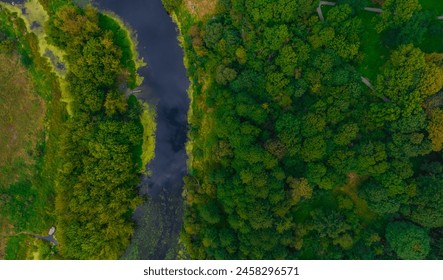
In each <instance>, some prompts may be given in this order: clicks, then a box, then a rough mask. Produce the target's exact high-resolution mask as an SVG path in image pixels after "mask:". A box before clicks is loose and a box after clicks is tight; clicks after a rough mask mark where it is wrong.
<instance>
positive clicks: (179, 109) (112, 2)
mask: <svg viewBox="0 0 443 280" xmlns="http://www.w3.org/2000/svg"><path fill="white" fill-rule="evenodd" d="M95 2H96V3H97V5H98V7H99V8H100V9H104V10H110V11H113V12H114V13H116V14H117V15H119V16H120V17H121V18H122V19H123V20H124V21H125V22H127V23H129V25H130V26H131V27H132V28H133V29H134V30H135V31H136V33H137V34H138V41H139V45H138V50H139V53H140V56H141V57H143V58H144V59H145V61H146V62H147V63H148V66H147V67H145V68H142V69H141V70H140V74H141V75H142V76H143V77H144V78H145V80H144V83H143V85H142V88H141V89H142V93H140V94H138V97H139V98H140V99H142V100H144V101H147V102H149V103H150V104H156V105H157V114H158V115H157V138H156V149H155V154H156V155H155V158H154V160H153V161H152V162H151V164H150V166H149V167H150V170H151V171H152V176H151V178H149V179H147V180H145V182H144V184H143V185H142V193H146V192H147V186H149V193H150V194H151V195H156V194H158V193H159V192H160V191H161V190H162V188H166V189H168V190H173V189H178V188H181V186H182V178H183V175H184V174H185V173H186V152H185V149H184V144H185V142H186V128H187V111H188V107H189V100H188V96H187V93H186V90H187V88H188V85H189V81H188V78H187V77H186V70H185V68H184V65H183V50H182V49H181V47H180V46H179V42H178V40H177V36H178V33H177V29H176V26H175V24H174V23H173V22H172V20H171V18H170V17H169V15H168V14H167V13H166V11H165V10H164V8H163V5H162V3H161V0H125V1H122V0H98V1H95Z"/></svg>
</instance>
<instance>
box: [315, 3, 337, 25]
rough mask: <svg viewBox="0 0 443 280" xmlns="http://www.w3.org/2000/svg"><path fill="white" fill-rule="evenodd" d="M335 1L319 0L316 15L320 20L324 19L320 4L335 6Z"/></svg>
mask: <svg viewBox="0 0 443 280" xmlns="http://www.w3.org/2000/svg"><path fill="white" fill-rule="evenodd" d="M335 5H337V3H335V2H329V1H320V3H319V4H318V8H317V13H318V17H319V18H320V20H321V21H325V17H324V16H323V11H322V10H321V6H335Z"/></svg>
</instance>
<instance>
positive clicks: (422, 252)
mask: <svg viewBox="0 0 443 280" xmlns="http://www.w3.org/2000/svg"><path fill="white" fill-rule="evenodd" d="M386 240H387V241H388V242H389V245H390V246H391V247H392V249H393V250H394V252H395V253H396V254H397V255H398V257H399V258H401V259H404V260H421V259H424V258H426V256H427V255H428V253H429V249H430V245H429V243H430V239H429V235H428V232H427V231H426V230H425V229H423V228H421V227H418V226H416V225H414V224H412V223H409V222H393V223H390V224H388V226H387V227H386Z"/></svg>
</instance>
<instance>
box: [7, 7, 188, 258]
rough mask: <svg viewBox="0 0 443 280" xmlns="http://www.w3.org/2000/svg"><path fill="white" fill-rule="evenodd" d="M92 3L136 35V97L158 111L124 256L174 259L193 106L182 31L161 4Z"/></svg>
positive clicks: (179, 226) (180, 216)
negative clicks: (143, 198) (139, 63)
mask: <svg viewBox="0 0 443 280" xmlns="http://www.w3.org/2000/svg"><path fill="white" fill-rule="evenodd" d="M2 1H4V2H9V3H15V4H22V3H23V2H24V0H16V1H10V0H9V1H8V0H6V1H5V0H2ZM74 1H75V2H78V3H80V4H84V3H87V2H89V1H88V0H74ZM93 2H94V3H95V6H98V7H99V8H100V9H101V10H109V11H112V12H114V13H115V14H117V15H118V16H119V17H121V18H122V19H123V20H124V21H125V23H128V24H129V25H130V26H131V27H132V28H133V29H134V30H135V31H136V32H137V35H138V36H137V37H138V41H139V44H138V51H139V54H140V56H141V57H143V58H144V60H145V61H146V62H147V63H148V66H147V67H144V68H142V69H140V71H139V73H140V75H141V76H143V77H144V82H143V84H142V85H141V87H140V88H139V89H141V90H142V91H141V93H140V94H137V97H138V98H139V99H141V100H143V101H146V102H148V103H149V104H151V105H156V107H157V132H156V148H155V158H154V159H153V160H152V162H151V163H150V165H149V166H148V168H149V169H150V170H151V174H152V176H151V177H146V178H144V179H143V181H142V183H141V184H140V194H141V195H146V194H149V197H150V199H149V201H148V202H147V203H145V204H143V205H141V206H140V207H139V208H138V209H137V210H136V213H135V215H134V219H135V221H136V222H137V224H138V227H137V230H136V232H135V234H134V237H133V240H132V242H131V244H130V246H129V247H128V249H127V251H126V253H125V254H124V255H123V258H126V259H164V258H174V257H175V255H176V252H177V248H178V245H177V240H178V235H179V232H180V229H181V224H182V205H183V201H182V198H181V192H182V187H183V176H184V175H185V174H186V171H187V170H186V159H187V157H186V151H185V142H186V139H187V111H188V108H189V99H188V95H187V92H186V91H187V88H188V86H189V80H188V78H187V76H186V69H185V67H184V65H183V50H182V49H181V47H180V45H179V42H178V39H177V37H178V30H177V27H176V26H175V24H174V23H173V22H172V20H171V18H170V17H169V15H168V14H167V13H166V11H165V9H164V8H163V5H162V3H161V0H125V1H122V0H97V1H93Z"/></svg>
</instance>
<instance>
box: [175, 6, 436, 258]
mask: <svg viewBox="0 0 443 280" xmlns="http://www.w3.org/2000/svg"><path fill="white" fill-rule="evenodd" d="M364 2H365V1H339V3H338V5H336V6H335V7H330V8H328V12H325V11H324V14H325V21H324V22H321V21H320V20H319V18H318V16H317V14H316V11H315V9H316V7H317V5H318V3H317V2H316V1H310V0H298V1H285V0H282V1H277V2H276V1H270V0H262V1H241V0H230V1H221V3H222V4H221V8H220V10H219V11H218V14H216V15H214V16H213V17H212V18H210V19H200V18H192V19H191V18H189V17H188V11H187V10H186V7H185V6H181V5H177V6H175V7H173V8H171V9H170V12H174V13H176V15H177V16H178V20H179V21H180V24H181V31H182V34H183V40H184V47H185V55H186V61H187V62H188V64H187V67H188V72H189V76H190V78H191V82H192V85H191V91H190V93H191V99H192V105H191V106H192V114H191V116H190V119H189V120H190V132H189V137H190V143H189V144H188V151H189V152H190V161H189V164H190V166H189V169H190V175H189V176H188V177H187V178H186V179H185V195H186V203H187V209H186V213H185V225H184V229H183V233H182V237H181V238H182V241H183V242H184V243H185V245H186V248H187V250H188V253H189V254H190V255H191V257H192V258H205V259H206V258H207V259H214V258H215V259H226V258H252V259H262V258H268V259H269V258H308V259H309V258H325V259H340V258H353V259H355V258H388V257H389V258H392V257H395V256H394V255H392V249H393V250H394V252H395V253H396V254H397V255H398V257H400V258H425V257H426V256H427V254H428V252H429V251H430V247H429V236H428V232H427V230H425V229H423V228H421V227H419V226H418V225H413V224H410V223H409V222H400V223H399V224H398V223H393V224H392V223H391V224H390V226H389V227H388V229H387V230H386V232H389V234H388V233H386V234H387V235H386V236H385V230H384V229H385V228H386V223H387V222H390V221H392V219H393V218H394V217H396V218H397V219H403V220H408V219H409V220H412V221H414V222H416V223H417V224H420V225H421V226H423V227H426V228H429V227H437V226H441V225H439V221H440V217H439V213H441V212H442V211H441V209H439V207H438V205H440V204H441V203H439V202H435V203H428V202H427V201H428V199H430V197H428V196H430V195H431V193H434V194H435V193H440V192H441V190H442V189H443V188H442V187H441V176H440V175H438V174H437V173H433V175H432V176H431V175H429V174H426V171H424V170H425V169H424V168H422V167H421V166H433V165H435V164H436V163H435V164H434V163H433V160H434V161H438V162H440V161H441V154H440V151H441V142H442V141H440V140H441V133H440V131H441V129H440V117H441V116H440V115H441V114H440V111H439V110H440V108H439V106H440V105H441V103H440V101H438V100H440V99H438V98H436V96H438V92H439V91H440V90H441V88H442V87H443V82H442V77H443V72H442V71H443V68H442V66H443V64H442V63H441V60H440V56H441V55H439V54H428V53H425V52H424V51H423V50H421V49H420V48H419V47H418V44H419V41H421V39H420V40H418V39H417V40H416V39H414V38H413V37H414V36H415V35H416V34H418V33H422V35H423V36H424V34H426V32H427V28H428V26H429V24H430V22H431V21H435V18H433V19H432V20H431V18H430V17H429V16H428V14H427V13H426V11H423V10H422V9H421V6H420V5H419V3H418V1H416V0H411V1H396V0H392V1H390V0H388V1H385V4H384V6H383V13H382V14H381V16H380V17H379V18H377V22H376V26H377V31H378V32H381V33H382V36H380V38H385V37H386V38H388V36H389V34H390V33H389V32H393V30H397V31H399V30H404V32H402V33H401V36H400V35H399V36H398V38H397V39H395V40H390V42H389V44H387V45H388V46H389V47H390V49H389V51H390V54H389V55H388V56H386V57H385V58H383V61H382V62H383V63H381V64H380V65H382V67H381V69H380V70H379V71H378V73H377V74H378V75H377V76H378V77H377V79H375V80H374V81H372V82H373V84H374V87H373V90H371V89H370V88H369V87H367V86H366V85H365V84H363V83H362V82H361V76H362V74H361V73H359V72H358V70H357V69H358V67H357V66H359V63H361V62H362V57H363V56H364V55H365V54H364V53H363V49H362V36H363V34H364V32H365V29H366V28H368V26H369V25H370V24H368V23H365V24H363V22H362V18H361V13H363V12H364V11H363V10H362V9H361V6H362V5H364V4H365V3H364ZM374 20H375V19H374ZM371 28H372V27H371ZM418 31H420V32H418ZM374 32H375V31H374ZM394 33H395V32H394ZM396 33H400V32H396ZM375 34H377V32H375ZM422 35H420V36H422ZM391 37H392V36H391ZM382 43H383V42H380V44H382ZM380 59H382V58H380ZM374 70H377V69H374ZM432 151H436V152H438V154H437V153H435V154H432ZM431 156H432V158H433V160H431ZM436 158H438V159H436ZM434 169H435V168H434ZM439 172H441V170H440V171H439ZM419 176H422V177H420V178H419ZM434 180H435V181H434ZM437 181H438V182H437ZM430 185H432V187H430ZM431 214H432V215H431ZM429 216H431V217H432V218H430V217H429ZM428 217H429V218H428ZM426 218H428V219H426ZM431 221H432V222H433V223H431ZM403 224H406V225H407V228H408V230H409V231H410V232H407V233H406V235H405V236H403V237H401V236H400V238H397V239H395V238H393V236H394V235H396V234H395V233H396V232H397V231H398V230H399V228H401V227H402V226H401V225H403ZM399 225H400V226H399ZM386 239H388V243H389V246H386V242H385V241H386ZM408 242H409V243H408ZM408 246H409V247H408ZM420 246H421V247H420ZM403 247H405V248H409V249H408V250H409V251H406V252H404V251H402V248H403ZM419 247H420V248H419ZM434 247H435V246H434ZM434 247H433V248H434Z"/></svg>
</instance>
